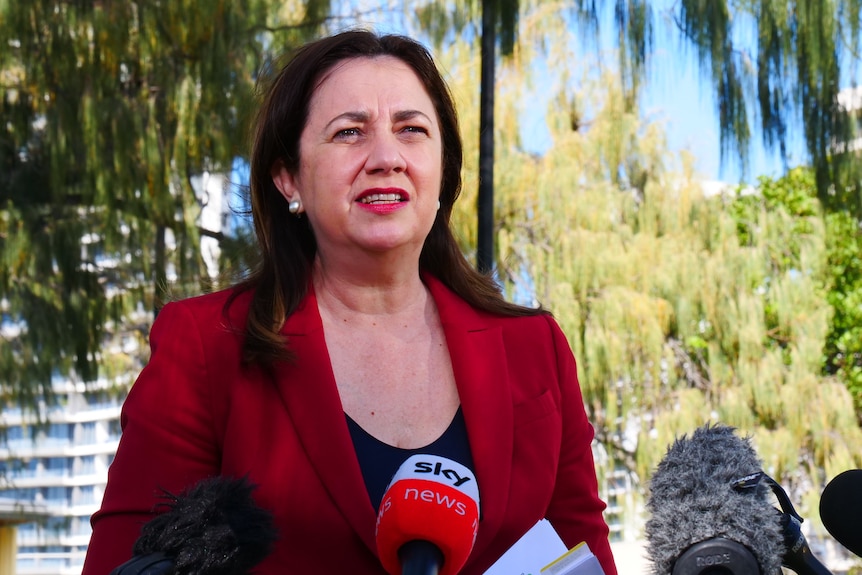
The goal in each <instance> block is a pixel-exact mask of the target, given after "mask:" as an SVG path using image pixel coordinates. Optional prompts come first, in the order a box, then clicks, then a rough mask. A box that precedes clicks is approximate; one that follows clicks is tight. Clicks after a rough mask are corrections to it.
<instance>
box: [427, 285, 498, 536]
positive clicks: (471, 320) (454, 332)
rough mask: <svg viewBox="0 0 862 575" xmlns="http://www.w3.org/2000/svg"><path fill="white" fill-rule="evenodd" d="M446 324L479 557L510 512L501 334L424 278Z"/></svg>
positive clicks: (461, 303)
mask: <svg viewBox="0 0 862 575" xmlns="http://www.w3.org/2000/svg"><path fill="white" fill-rule="evenodd" d="M423 279H424V280H425V283H426V285H428V287H429V289H430V290H431V294H432V295H433V297H434V301H435V303H436V304H437V309H438V313H439V314H440V319H441V321H442V323H443V330H444V332H445V334H446V342H447V345H448V346H449V356H450V358H451V360H452V369H453V370H454V372H455V380H456V382H457V385H458V394H459V396H460V398H461V408H462V410H463V413H464V419H465V421H466V424H467V433H468V435H469V438H470V450H471V451H472V454H473V463H474V465H475V466H476V479H477V481H478V482H479V498H480V502H479V504H480V509H481V515H482V520H481V522H480V524H479V534H478V536H477V538H476V544H475V546H474V550H473V553H481V552H482V551H483V549H484V548H485V547H486V546H487V545H489V544H490V543H491V541H492V539H493V538H494V537H495V535H496V534H497V531H498V530H499V528H500V525H501V523H502V520H503V517H504V515H505V512H506V504H507V501H508V494H509V482H510V479H511V470H512V451H513V442H514V436H513V423H512V421H513V411H512V400H511V393H510V391H509V379H508V367H507V363H506V359H507V358H506V350H505V346H504V345H503V337H502V332H501V330H500V328H499V327H497V326H494V325H493V322H492V321H491V320H489V318H488V317H487V316H483V315H480V314H479V313H477V312H476V310H474V309H473V308H472V307H470V306H469V305H467V303H466V302H464V301H463V300H461V299H460V298H459V297H457V296H456V295H455V294H453V293H452V292H451V291H449V289H448V288H446V287H445V286H444V285H443V284H442V283H441V282H440V281H439V280H437V279H436V278H433V277H430V276H427V277H423Z"/></svg>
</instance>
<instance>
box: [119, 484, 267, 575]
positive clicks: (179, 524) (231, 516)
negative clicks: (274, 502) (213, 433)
mask: <svg viewBox="0 0 862 575" xmlns="http://www.w3.org/2000/svg"><path fill="white" fill-rule="evenodd" d="M254 488H255V487H254V485H252V484H251V483H249V482H248V480H247V479H245V478H242V479H234V478H229V477H221V476H219V477H211V478H208V479H204V480H203V481H201V482H199V483H197V484H195V485H193V486H192V487H190V488H189V489H186V490H185V491H183V492H182V493H180V494H178V495H174V494H171V493H168V492H165V494H164V497H165V501H164V503H162V505H163V506H164V507H165V509H166V510H165V511H164V512H163V513H161V514H159V515H157V516H156V517H154V518H153V519H151V520H150V521H148V522H147V523H145V524H144V526H143V527H142V528H141V535H140V537H138V539H137V541H135V546H134V550H133V553H134V557H133V558H132V559H131V560H130V561H127V562H126V563H124V564H123V565H120V566H119V567H117V568H116V569H114V571H113V572H112V574H111V575H246V574H247V573H250V572H251V570H252V569H253V568H254V567H255V566H256V565H257V564H258V563H260V562H261V561H262V560H263V559H264V558H265V557H266V556H267V555H268V554H269V552H270V550H271V547H272V544H273V543H274V542H275V541H276V539H277V536H278V534H277V531H276V530H275V527H274V526H273V519H272V514H271V513H270V512H269V511H268V510H265V509H263V508H261V507H259V506H258V505H257V504H256V503H255V501H254V499H253V498H252V495H251V494H252V491H253V490H254Z"/></svg>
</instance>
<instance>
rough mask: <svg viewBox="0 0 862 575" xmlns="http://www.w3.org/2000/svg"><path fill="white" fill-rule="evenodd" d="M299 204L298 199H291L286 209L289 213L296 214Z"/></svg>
mask: <svg viewBox="0 0 862 575" xmlns="http://www.w3.org/2000/svg"><path fill="white" fill-rule="evenodd" d="M300 205H301V204H300V203H299V200H291V202H290V203H288V204H287V211H289V212H290V213H291V214H298V213H299V207H300Z"/></svg>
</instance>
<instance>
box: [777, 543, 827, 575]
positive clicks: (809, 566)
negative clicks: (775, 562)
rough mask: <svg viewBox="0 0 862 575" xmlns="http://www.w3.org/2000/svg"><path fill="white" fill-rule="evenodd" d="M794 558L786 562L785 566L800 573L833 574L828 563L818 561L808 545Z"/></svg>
mask: <svg viewBox="0 0 862 575" xmlns="http://www.w3.org/2000/svg"><path fill="white" fill-rule="evenodd" d="M794 559H795V560H794V561H792V562H787V563H784V566H785V567H787V568H789V569H792V570H794V571H796V573H798V574H799V575H832V572H831V571H830V570H829V569H827V568H826V565H824V564H823V563H821V562H820V561H818V560H817V558H816V557H815V556H814V555H813V554H812V553H811V550H810V549H808V547H807V546H806V548H805V549H803V550H802V551H801V552H800V553H798V554H797V556H796V557H795V558H794Z"/></svg>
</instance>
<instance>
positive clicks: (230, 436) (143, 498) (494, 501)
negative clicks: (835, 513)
mask: <svg viewBox="0 0 862 575" xmlns="http://www.w3.org/2000/svg"><path fill="white" fill-rule="evenodd" d="M424 279H425V281H426V284H427V285H428V287H429V289H430V291H431V294H432V296H433V297H434V300H435V302H436V304H437V308H438V310H439V313H440V317H441V320H442V324H443V329H444V331H445V334H446V341H447V343H448V347H449V354H450V356H451V359H452V367H453V369H454V373H455V379H456V381H457V386H458V392H459V394H460V399H461V406H462V410H463V413H464V418H465V420H466V424H467V432H468V436H469V441H470V447H471V450H472V453H473V459H474V463H475V467H476V469H475V471H476V476H477V481H478V485H479V492H480V499H481V509H482V520H481V522H480V526H479V533H478V536H477V538H476V544H475V547H474V548H473V552H472V554H471V555H470V559H469V560H468V562H467V564H466V565H465V567H464V569H463V570H462V571H461V573H463V574H465V575H480V574H481V573H483V572H484V571H485V570H486V569H487V568H488V567H489V566H490V565H491V564H493V562H494V561H495V560H496V559H497V558H498V557H499V556H500V555H501V554H502V553H503V552H504V551H505V550H506V549H507V548H508V547H509V546H511V545H512V544H513V543H514V542H515V541H516V540H517V539H519V538H520V537H521V535H522V534H524V533H525V532H526V531H527V530H528V529H529V528H530V527H531V526H532V525H533V524H535V523H536V522H537V521H538V520H540V519H542V518H547V519H549V520H550V521H551V523H552V524H553V526H554V527H555V528H556V529H557V531H558V532H559V533H560V536H561V537H562V538H563V540H564V541H565V542H566V544H567V545H568V546H570V547H571V546H573V545H575V544H577V543H579V542H581V541H587V542H588V544H589V546H590V548H591V549H592V550H593V551H594V552H595V553H596V555H597V556H598V557H599V560H600V561H601V563H602V565H603V567H604V570H605V573H606V574H607V575H615V574H616V568H615V566H614V561H613V557H612V555H611V550H610V546H609V544H608V539H607V536H608V528H607V525H606V524H605V522H604V519H603V517H602V511H603V510H604V507H605V506H604V503H602V501H601V500H600V499H599V497H598V494H597V484H596V474H595V469H594V466H593V458H592V453H591V450H590V442H591V440H592V438H593V428H592V427H591V425H590V424H589V422H588V421H587V418H586V414H585V412H584V405H583V400H582V398H581V392H580V388H579V386H578V381H577V375H576V369H575V361H574V357H573V356H572V352H571V349H570V347H569V345H568V343H567V341H566V339H565V337H564V335H563V333H562V332H561V331H560V328H559V327H558V325H557V324H556V322H555V321H554V320H553V319H552V318H551V317H550V316H547V315H540V316H534V317H525V318H501V317H497V316H493V315H490V314H487V313H482V312H479V311H476V310H475V309H473V308H471V307H470V306H469V305H467V304H466V303H465V302H464V301H463V300H461V299H460V298H458V297H457V296H456V295H454V294H453V293H452V292H451V291H449V290H448V289H447V288H446V287H445V286H443V284H442V283H441V282H439V281H438V280H436V279H434V278H432V277H427V278H424ZM227 295H228V292H219V293H214V294H210V295H205V296H201V297H197V298H192V299H188V300H184V301H180V302H175V303H171V304H168V305H166V306H165V307H164V308H163V310H162V311H161V313H159V316H158V319H157V320H156V321H155V323H154V324H153V328H152V333H151V338H150V342H151V346H152V355H151V358H150V361H149V363H148V365H147V366H146V367H145V368H144V370H143V371H142V372H141V374H140V376H139V378H138V380H137V381H136V382H135V384H134V385H133V386H132V389H131V391H130V393H129V395H128V398H127V399H126V402H125V404H124V406H123V413H122V420H121V421H122V426H123V434H122V437H121V440H120V445H119V449H118V450H117V454H116V458H115V459H114V462H113V464H112V465H111V467H110V469H109V473H108V484H107V488H106V490H105V494H104V499H103V502H102V507H101V509H100V510H99V511H98V512H97V513H95V514H94V515H93V518H92V525H93V535H92V539H91V541H90V545H89V548H88V553H87V558H86V561H85V564H84V570H83V573H82V575H107V574H108V573H110V571H111V570H112V569H113V568H114V567H116V566H117V565H119V564H121V563H123V562H124V561H126V560H128V559H129V558H130V556H131V551H132V545H133V543H134V542H135V540H136V539H137V537H138V535H139V532H140V528H141V525H142V524H144V523H145V522H146V521H148V520H149V519H150V518H152V514H151V512H152V510H153V508H154V506H155V505H156V504H157V503H158V502H159V501H161V499H160V498H159V496H160V494H161V493H162V491H161V489H166V490H168V491H171V492H179V491H181V490H182V489H183V488H184V487H186V486H189V485H191V484H193V483H195V482H197V481H198V480H200V479H202V478H204V477H208V476H213V475H218V474H222V475H228V476H234V477H241V476H245V475H248V476H249V478H250V479H251V481H252V482H253V483H255V484H257V485H258V486H259V487H258V488H257V489H256V490H255V492H254V493H255V499H256V500H257V502H258V503H259V504H260V505H261V506H263V507H266V508H268V509H270V510H271V511H272V512H273V514H274V517H275V522H276V526H277V527H278V529H279V532H280V539H279V541H278V543H277V544H276V546H275V549H274V551H273V552H272V554H271V555H270V556H269V557H268V558H267V559H266V560H265V561H264V562H263V563H262V564H261V565H260V566H259V568H258V570H257V571H258V572H259V573H263V574H272V575H289V574H292V573H296V574H302V575H306V574H313V575H318V574H320V575H328V574H335V573H353V574H356V575H366V574H367V575H383V574H384V573H385V572H384V571H383V568H382V567H381V565H380V563H379V561H378V559H377V552H376V546H375V541H374V524H375V519H376V517H375V510H374V508H373V506H372V505H371V502H370V499H369V496H368V493H367V491H366V489H365V484H364V482H363V478H362V474H361V471H360V468H359V463H358V461H357V458H356V454H355V452H354V449H353V443H352V441H351V437H350V433H349V431H348V428H347V423H346V420H345V415H344V411H343V409H342V407H341V402H340V400H339V397H338V392H337V390H336V385H335V379H334V377H333V374H332V370H331V368H330V361H329V356H328V353H327V350H326V345H325V343H324V337H323V325H322V323H321V319H320V315H319V314H318V309H317V301H316V299H315V297H314V295H313V294H311V295H309V296H308V298H307V299H306V301H305V302H304V303H303V305H302V306H301V307H300V308H299V309H298V310H297V311H296V313H294V314H293V315H292V316H290V318H288V320H287V322H286V323H285V326H284V328H283V330H282V333H284V334H285V335H286V336H287V337H288V339H289V345H290V346H291V348H292V349H293V350H294V351H295V352H296V356H297V361H296V362H295V363H292V364H282V365H279V366H278V367H277V368H276V370H275V373H274V376H275V377H274V378H273V376H272V375H267V374H266V373H264V372H263V371H262V370H260V369H257V368H250V369H243V368H242V367H241V365H240V343H241V340H242V328H243V327H244V325H245V318H246V313H247V310H248V305H249V301H250V294H248V293H245V294H243V295H241V296H240V297H239V298H238V299H237V300H236V301H235V302H234V305H233V306H231V308H230V311H229V314H228V315H227V316H225V315H224V314H223V306H224V303H225V301H226V298H227ZM357 343H359V344H362V343H363V342H357Z"/></svg>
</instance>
